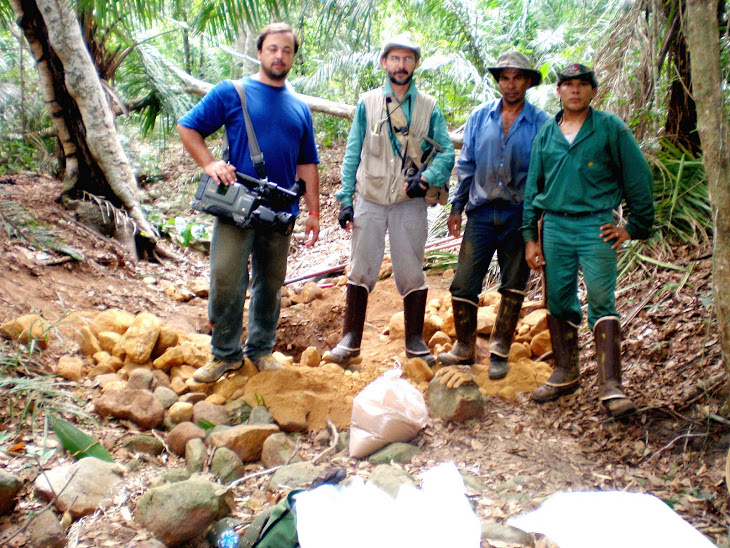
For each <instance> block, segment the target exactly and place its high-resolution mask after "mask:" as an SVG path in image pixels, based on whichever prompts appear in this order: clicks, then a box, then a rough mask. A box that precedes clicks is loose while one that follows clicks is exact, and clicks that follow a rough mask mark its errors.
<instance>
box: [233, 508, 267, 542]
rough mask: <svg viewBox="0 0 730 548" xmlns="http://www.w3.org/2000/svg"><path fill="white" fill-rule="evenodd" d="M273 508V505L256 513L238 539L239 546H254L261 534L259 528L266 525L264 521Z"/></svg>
mask: <svg viewBox="0 0 730 548" xmlns="http://www.w3.org/2000/svg"><path fill="white" fill-rule="evenodd" d="M273 510H274V507H273V506H272V507H271V508H268V509H266V510H264V511H263V512H261V514H259V515H258V517H257V518H256V519H255V520H254V521H253V523H252V524H251V525H249V526H248V528H247V529H246V532H245V533H244V534H243V536H242V537H241V540H240V543H241V548H253V547H254V546H256V544H257V543H258V541H259V536H260V535H261V529H263V528H264V526H265V525H266V522H267V521H268V520H269V516H270V515H271V512H273Z"/></svg>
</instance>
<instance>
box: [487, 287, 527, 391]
mask: <svg viewBox="0 0 730 548" xmlns="http://www.w3.org/2000/svg"><path fill="white" fill-rule="evenodd" d="M524 299H525V296H524V295H522V294H521V293H514V292H512V291H505V292H504V293H502V299H501V300H500V301H499V309H498V310H497V321H496V322H495V323H494V329H493V330H492V338H491V339H490V341H489V353H490V356H489V378H490V379H492V380H493V381H496V380H499V379H503V378H505V377H506V376H507V373H509V363H508V362H507V356H509V349H510V347H511V346H512V339H514V336H515V327H517V321H518V320H519V319H520V310H522V301H523V300H524Z"/></svg>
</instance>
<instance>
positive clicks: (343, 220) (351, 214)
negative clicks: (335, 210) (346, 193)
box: [337, 205, 355, 232]
mask: <svg viewBox="0 0 730 548" xmlns="http://www.w3.org/2000/svg"><path fill="white" fill-rule="evenodd" d="M354 219H355V211H354V210H353V209H352V206H351V205H350V206H344V205H343V206H342V207H341V208H340V214H339V215H338V216H337V220H338V221H339V223H340V226H341V227H342V228H344V229H345V230H347V231H348V232H350V230H352V222H353V220H354Z"/></svg>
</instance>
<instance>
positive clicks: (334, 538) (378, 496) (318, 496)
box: [295, 463, 481, 548]
mask: <svg viewBox="0 0 730 548" xmlns="http://www.w3.org/2000/svg"><path fill="white" fill-rule="evenodd" d="M295 500H296V505H295V511H296V514H297V535H298V537H299V545H300V546H301V547H302V548H342V547H343V546H346V547H347V548H373V547H377V548H402V547H403V546H417V547H418V548H479V543H480V538H481V525H480V522H479V518H478V517H477V516H476V514H475V513H474V511H473V510H472V509H471V506H470V505H469V501H468V500H467V499H466V497H465V496H464V482H463V480H462V479H461V475H460V474H459V471H458V470H457V469H456V466H454V465H453V464H451V463H446V464H440V465H438V466H435V467H433V468H430V469H429V470H427V471H426V472H425V473H424V475H423V481H422V488H421V489H417V488H415V487H413V486H411V485H402V486H401V488H400V490H399V491H398V496H397V497H396V498H393V497H391V496H390V495H389V494H387V493H386V492H385V491H382V490H381V489H379V488H378V487H375V486H374V485H372V484H370V483H368V484H365V483H363V480H362V478H360V477H358V476H355V477H353V478H352V479H351V480H350V482H349V483H348V484H347V485H342V484H340V485H338V486H336V487H335V486H332V485H322V486H321V487H317V488H316V489H312V490H311V491H302V492H301V493H299V494H297V495H296V496H295ZM434 509H438V519H437V520H431V521H430V522H428V523H427V524H424V516H430V515H431V514H432V513H433V512H434Z"/></svg>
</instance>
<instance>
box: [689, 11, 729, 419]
mask: <svg viewBox="0 0 730 548" xmlns="http://www.w3.org/2000/svg"><path fill="white" fill-rule="evenodd" d="M717 2H718V0H688V2H687V22H688V28H687V30H688V32H687V44H688V46H689V51H690V54H691V56H692V67H691V68H692V81H693V82H694V86H693V93H694V99H695V102H696V104H697V130H698V132H699V136H700V141H701V143H702V163H703V164H704V166H705V173H706V174H707V185H708V189H709V192H710V203H711V205H712V216H713V221H714V237H713V265H712V266H713V272H712V279H713V291H714V304H715V313H716V315H717V324H718V327H719V330H720V345H721V355H722V359H723V361H724V363H725V371H726V372H727V374H728V379H729V381H730V148H728V137H729V135H728V127H727V124H728V110H727V108H726V105H725V103H724V100H723V95H722V87H721V86H722V72H721V68H720V45H719V40H718V24H719V21H718V17H717V14H718V9H717V7H718V3H717ZM728 384H730V382H729V383H728ZM722 413H723V414H724V415H725V416H730V398H728V399H726V400H725V403H724V405H723V409H722Z"/></svg>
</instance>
